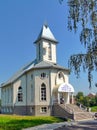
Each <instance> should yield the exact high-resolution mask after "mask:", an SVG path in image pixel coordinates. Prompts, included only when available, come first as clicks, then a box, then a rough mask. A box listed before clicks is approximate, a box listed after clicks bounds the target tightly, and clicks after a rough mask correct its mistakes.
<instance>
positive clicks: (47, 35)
mask: <svg viewBox="0 0 97 130" xmlns="http://www.w3.org/2000/svg"><path fill="white" fill-rule="evenodd" d="M40 39H47V40H50V41H53V42H55V43H58V41H57V40H56V39H55V37H54V35H53V33H52V32H51V30H50V28H49V27H48V25H47V23H45V24H44V25H43V26H42V29H41V31H40V34H39V36H38V38H37V39H36V41H35V43H36V42H37V41H39V40H40Z"/></svg>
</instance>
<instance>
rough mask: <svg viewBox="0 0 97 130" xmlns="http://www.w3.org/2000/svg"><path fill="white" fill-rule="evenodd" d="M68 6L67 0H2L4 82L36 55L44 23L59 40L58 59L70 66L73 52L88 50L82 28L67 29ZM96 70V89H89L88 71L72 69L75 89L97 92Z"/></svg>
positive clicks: (0, 50) (0, 80)
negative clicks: (82, 42)
mask: <svg viewBox="0 0 97 130" xmlns="http://www.w3.org/2000/svg"><path fill="white" fill-rule="evenodd" d="M67 16H68V7H67V3H66V0H64V2H63V3H62V4H60V3H59V1H58V0H0V62H1V63H0V84H1V83H3V82H5V81H6V80H8V79H9V78H10V77H11V76H12V75H13V74H14V73H15V72H16V71H17V70H19V69H20V68H21V67H22V66H23V65H25V64H26V63H28V62H29V61H32V60H34V59H35V58H36V48H35V44H33V43H34V41H35V40H36V39H37V36H38V35H39V32H40V30H41V27H42V25H43V24H44V23H47V24H48V26H49V28H50V29H51V31H52V33H53V34H54V36H55V38H56V39H57V40H58V41H59V43H58V44H57V62H58V64H60V65H62V66H64V67H65V68H68V60H69V57H70V56H71V55H72V54H77V53H80V52H84V51H85V49H84V47H83V45H81V43H80V41H79V32H78V33H76V34H75V33H74V32H70V31H68V29H67ZM79 31H80V29H79ZM96 75H97V74H96V73H94V81H93V84H92V89H91V90H89V87H88V86H89V84H88V80H87V74H85V73H83V72H81V74H80V78H79V79H77V78H76V76H75V75H74V73H71V74H70V76H69V78H70V83H71V84H72V85H73V86H74V89H75V92H76V93H77V92H79V91H83V92H84V93H85V94H88V93H89V92H97V88H95V85H94V84H95V82H96V81H95V79H96Z"/></svg>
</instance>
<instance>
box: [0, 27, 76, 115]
mask: <svg viewBox="0 0 97 130" xmlns="http://www.w3.org/2000/svg"><path fill="white" fill-rule="evenodd" d="M57 43H58V41H57V40H56V39H55V37H54V35H53V34H52V32H51V30H50V28H49V27H48V26H47V25H43V27H42V29H41V31H40V34H39V36H38V38H37V39H36V41H35V42H34V44H35V46H36V59H35V60H34V61H32V62H30V63H28V64H27V65H25V66H24V67H23V68H22V69H20V70H19V71H18V72H17V73H15V74H14V75H13V76H12V77H11V78H10V79H9V80H8V81H7V82H5V83H3V84H2V85H1V100H2V108H1V112H2V113H10V114H19V115H35V116H37V115H38V116H39V115H46V116H47V115H53V111H52V107H53V105H54V103H62V102H61V101H62V100H61V99H63V100H64V104H69V103H73V92H74V88H73V86H72V85H71V84H70V83H69V69H66V68H64V67H62V66H60V65H58V64H57V57H56V46H57Z"/></svg>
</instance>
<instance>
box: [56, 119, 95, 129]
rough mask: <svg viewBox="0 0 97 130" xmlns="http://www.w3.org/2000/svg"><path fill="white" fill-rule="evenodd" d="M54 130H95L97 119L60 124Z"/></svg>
mask: <svg viewBox="0 0 97 130" xmlns="http://www.w3.org/2000/svg"><path fill="white" fill-rule="evenodd" d="M54 130H97V120H91V121H82V122H78V123H77V124H75V125H72V126H62V127H59V128H56V129H54Z"/></svg>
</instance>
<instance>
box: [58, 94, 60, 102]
mask: <svg viewBox="0 0 97 130" xmlns="http://www.w3.org/2000/svg"><path fill="white" fill-rule="evenodd" d="M58 103H59V104H60V93H58Z"/></svg>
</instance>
